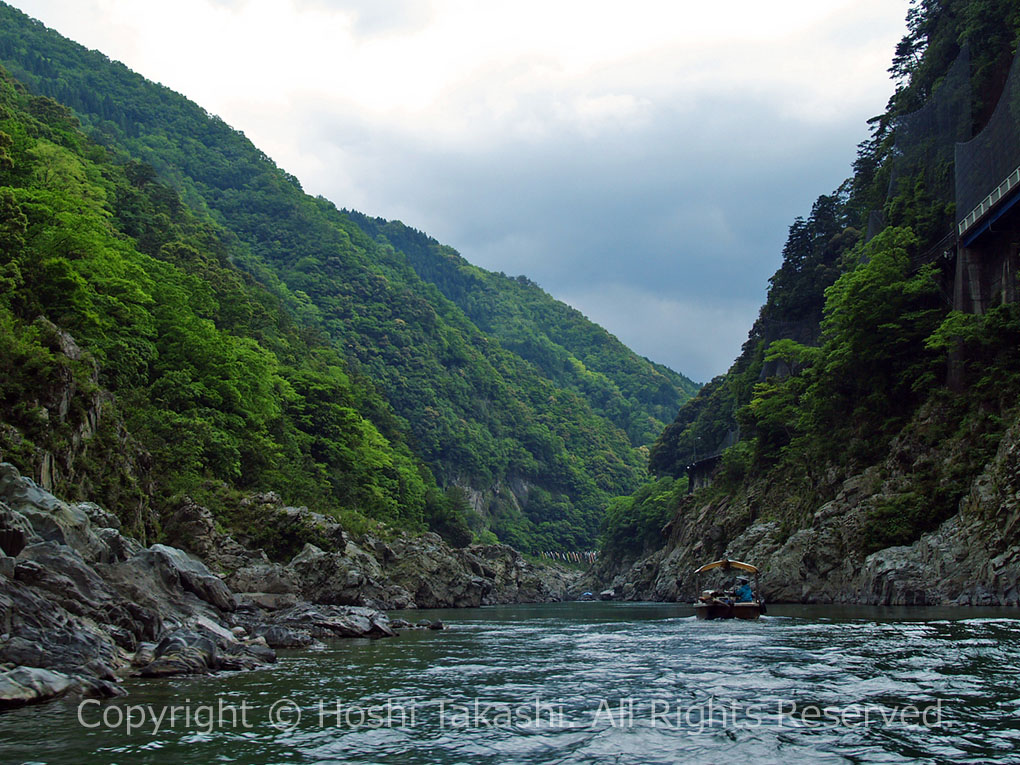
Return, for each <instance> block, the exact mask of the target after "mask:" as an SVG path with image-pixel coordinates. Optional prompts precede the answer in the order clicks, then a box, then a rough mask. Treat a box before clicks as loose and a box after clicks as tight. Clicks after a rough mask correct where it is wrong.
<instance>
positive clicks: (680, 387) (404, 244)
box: [348, 212, 700, 446]
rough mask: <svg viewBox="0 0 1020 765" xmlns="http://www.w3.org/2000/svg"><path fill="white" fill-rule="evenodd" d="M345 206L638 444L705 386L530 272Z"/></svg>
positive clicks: (506, 343) (484, 326)
mask: <svg viewBox="0 0 1020 765" xmlns="http://www.w3.org/2000/svg"><path fill="white" fill-rule="evenodd" d="M348 214H349V215H350V216H351V217H352V218H353V219H354V221H355V222H356V223H357V224H358V225H359V226H360V227H361V229H362V230H364V231H366V232H368V233H370V234H371V235H372V236H373V237H376V238H379V237H383V238H384V239H385V241H386V242H388V243H390V244H392V245H393V246H394V247H396V248H397V249H398V250H400V251H401V252H403V253H404V254H406V255H407V258H408V261H409V262H410V264H411V266H412V267H413V268H414V270H415V271H416V272H417V274H418V276H420V277H421V278H422V279H424V280H425V281H428V282H431V283H432V284H435V285H436V286H437V287H438V288H439V290H440V291H441V292H442V293H443V295H444V296H445V297H446V298H448V299H449V300H452V301H453V302H454V303H456V304H457V306H458V307H459V308H460V309H461V310H462V311H464V313H466V314H467V316H468V318H470V319H471V321H473V322H474V323H475V324H476V325H477V326H478V327H479V328H480V329H481V330H482V331H484V332H486V333H488V334H490V335H492V336H494V337H496V338H498V339H499V341H500V343H501V344H502V345H503V347H504V348H507V349H509V350H512V351H514V352H515V353H517V354H518V355H519V356H521V357H522V358H524V359H525V360H527V361H530V362H531V363H532V364H534V365H535V366H537V367H538V368H539V369H540V370H541V371H542V374H543V376H545V377H548V378H549V379H551V380H553V381H554V382H555V383H556V384H557V385H560V386H563V387H566V388H569V389H571V390H573V391H576V392H578V393H580V394H582V395H583V396H584V397H585V398H586V399H587V400H588V401H589V402H591V404H592V407H593V408H594V409H595V411H596V413H598V414H600V415H602V416H603V417H607V418H608V419H609V420H610V421H611V422H613V423H614V424H615V425H616V426H617V427H619V428H621V429H622V430H624V431H625V432H626V433H627V435H628V436H629V437H630V439H631V443H632V444H634V446H645V445H648V444H650V443H651V442H652V441H654V440H655V438H656V437H657V436H658V435H659V433H661V432H662V427H663V425H664V424H665V423H666V422H668V421H670V420H671V419H672V418H673V417H674V416H675V415H676V411H677V409H678V408H679V407H680V405H681V404H682V403H684V402H685V401H686V400H687V399H689V398H690V397H691V396H692V395H694V394H695V393H696V392H697V391H698V388H699V387H700V386H698V385H697V384H696V383H694V382H692V381H691V380H689V379H688V378H686V377H684V376H683V375H682V374H678V373H677V372H674V371H673V370H672V369H669V368H668V367H664V366H662V365H659V364H654V363H653V362H651V361H649V360H648V359H643V358H640V357H638V356H635V355H634V354H633V353H631V352H630V351H629V350H628V349H627V348H626V347H625V346H624V345H623V343H621V342H620V341H619V340H617V339H616V338H615V337H613V336H612V335H610V334H609V333H608V332H607V331H606V330H605V329H603V328H602V327H600V326H598V325H597V324H593V323H592V322H590V321H588V320H587V319H585V318H584V317H583V316H582V315H581V313H580V312H579V311H577V310H575V309H573V308H571V307H570V306H568V305H566V304H565V303H561V302H559V301H557V300H553V299H552V298H550V296H549V295H548V294H547V293H546V292H544V291H543V290H542V288H541V287H539V286H538V285H537V284H535V283H534V282H532V281H531V280H530V279H528V278H527V277H526V276H517V277H510V276H507V275H506V274H503V273H498V274H497V273H493V272H491V271H486V270H485V269H483V268H478V267H477V266H473V265H471V264H470V263H468V262H467V261H466V260H465V259H464V258H462V257H461V256H460V254H459V253H458V252H457V251H456V250H454V249H453V248H452V247H446V246H443V245H442V244H440V243H439V242H437V241H436V240H435V239H433V238H432V237H430V236H428V235H426V234H424V233H422V232H420V231H416V230H414V229H412V228H409V227H407V226H405V225H404V224H402V223H400V222H399V221H386V220H383V219H381V218H369V217H367V216H365V215H362V214H360V213H357V212H351V213H348Z"/></svg>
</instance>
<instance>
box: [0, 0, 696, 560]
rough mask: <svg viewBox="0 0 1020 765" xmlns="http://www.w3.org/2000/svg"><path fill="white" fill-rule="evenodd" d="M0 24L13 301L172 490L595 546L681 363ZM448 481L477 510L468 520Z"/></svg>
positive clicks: (222, 129)
mask: <svg viewBox="0 0 1020 765" xmlns="http://www.w3.org/2000/svg"><path fill="white" fill-rule="evenodd" d="M0 22H2V23H0V62H2V63H3V64H4V65H5V66H7V67H8V68H9V69H10V71H11V72H12V73H13V74H14V76H16V77H17V78H18V80H20V81H21V82H23V83H24V86H25V88H26V89H27V92H26V91H19V92H18V95H17V96H15V95H14V93H15V91H18V88H20V87H21V86H20V85H15V84H14V82H13V80H10V79H8V80H6V83H7V88H8V90H9V91H10V93H11V97H12V98H16V100H18V102H19V103H18V105H17V109H19V110H20V112H21V114H22V115H23V116H21V117H19V118H18V119H17V120H13V121H12V120H9V121H7V123H5V124H0V130H2V131H3V133H4V134H5V135H7V136H8V137H9V141H8V140H7V139H5V138H2V137H0V150H2V154H0V173H4V172H7V173H8V174H10V175H13V176H16V177H17V179H18V182H17V183H12V184H11V185H12V187H15V188H17V189H19V190H20V191H19V192H18V193H16V194H15V195H14V196H13V197H12V198H11V199H9V200H6V198H3V197H0V209H3V207H4V205H7V206H12V205H13V206H14V207H16V208H17V209H18V210H20V211H22V212H23V214H24V215H25V217H26V219H27V224H26V225H27V229H26V231H25V232H24V233H25V235H27V236H30V237H32V244H31V248H32V249H33V250H36V251H40V252H44V253H45V257H42V258H36V259H32V258H24V259H18V263H17V266H18V268H19V269H20V272H19V274H20V275H19V274H15V273H14V271H11V272H10V273H8V271H6V270H5V271H4V272H3V273H2V274H0V278H4V279H9V280H14V279H20V280H22V282H23V288H21V289H19V290H17V293H16V295H15V296H14V297H13V298H12V300H20V301H22V302H23V303H24V304H23V305H12V309H11V310H12V311H15V312H16V313H17V315H18V316H20V317H27V316H30V315H32V314H34V313H44V314H45V315H47V316H48V317H49V318H50V319H51V320H52V321H53V322H54V323H56V324H57V325H59V326H61V327H64V328H66V329H69V330H70V331H71V332H72V334H74V336H75V337H76V338H77V339H78V340H79V342H81V343H82V344H83V345H85V346H87V347H88V350H89V351H90V352H91V353H92V354H93V355H94V356H95V358H96V359H97V361H98V362H99V365H100V369H101V370H102V372H101V374H102V380H101V382H102V384H103V385H104V386H107V387H109V388H110V389H111V390H113V391H114V392H115V393H116V394H117V396H118V400H120V401H122V402H123V405H124V407H125V412H124V414H125V417H126V418H127V423H128V425H129V428H130V430H131V432H132V433H133V434H134V435H136V436H137V437H138V438H139V439H140V441H141V442H142V443H143V444H144V446H145V448H146V449H147V450H149V451H150V453H151V454H152V457H153V459H154V460H155V462H156V465H154V474H156V470H158V471H159V472H158V474H159V475H160V476H161V486H160V490H161V491H162V492H164V493H166V494H176V493H179V492H182V491H187V490H188V489H189V487H193V486H195V485H197V484H198V483H199V482H200V481H202V480H205V479H207V478H210V477H219V478H221V479H226V480H229V481H230V482H231V483H232V485H235V486H236V487H238V488H241V489H248V488H252V489H255V488H269V487H272V488H274V489H275V490H277V491H280V492H281V493H282V494H283V495H284V496H286V497H287V498H288V500H289V501H301V502H307V503H319V504H322V505H323V506H327V507H332V508H334V509H337V510H340V509H348V510H356V511H358V512H362V513H364V514H365V515H367V516H370V517H372V518H378V519H383V520H386V521H387V522H391V523H395V524H397V525H399V526H402V527H407V528H418V527H421V526H422V525H423V524H425V523H429V524H432V527H433V528H435V529H436V530H438V531H440V532H441V533H443V534H444V535H446V536H447V538H449V539H451V540H456V541H457V542H458V543H460V542H462V541H464V540H465V539H466V538H467V534H466V528H465V527H467V528H470V529H471V531H472V532H473V533H478V532H480V531H482V530H483V529H484V527H486V526H489V527H491V529H493V530H494V531H495V532H496V533H497V535H498V536H499V537H500V538H502V539H504V540H510V541H513V542H514V543H515V544H517V545H519V546H520V547H521V548H522V549H524V550H540V549H564V548H569V549H576V548H577V547H582V546H588V545H590V544H591V543H592V541H593V540H594V537H595V534H596V531H597V528H598V523H599V519H600V517H601V514H602V511H603V508H604V506H605V504H606V502H607V501H608V498H609V497H611V496H613V495H616V494H620V493H623V492H627V491H631V490H633V489H634V488H636V487H637V486H638V485H639V484H640V482H641V480H642V479H643V477H644V465H643V462H644V454H643V451H642V449H643V447H644V445H645V444H647V443H648V442H649V441H650V440H651V439H652V438H653V437H654V434H655V433H656V432H657V431H658V430H659V428H660V427H661V424H662V422H664V421H665V420H666V419H668V418H669V417H671V416H672V414H673V413H674V412H675V410H676V407H677V406H678V405H679V404H680V403H681V402H682V401H683V400H684V399H685V397H687V396H689V395H690V393H691V392H692V391H693V389H694V387H695V386H693V384H692V383H691V382H690V381H689V380H686V379H685V378H683V377H681V376H680V375H677V374H676V373H673V372H671V371H670V370H667V369H665V368H662V367H658V366H656V365H653V364H651V363H650V362H648V361H647V360H644V359H640V358H639V357H637V356H635V355H634V354H633V353H631V352H629V351H627V350H626V349H625V348H624V347H623V346H622V345H621V344H619V343H618V341H616V340H615V339H614V338H612V337H611V336H610V335H608V334H607V333H606V332H605V331H604V330H601V329H600V328H598V327H596V326H595V325H593V324H591V323H590V322H587V321H586V320H585V319H584V318H583V317H581V316H580V314H578V313H577V312H576V311H572V310H571V309H569V308H568V307H566V306H564V305H563V304H560V303H557V302H556V301H554V300H552V299H551V298H549V296H548V295H546V294H545V293H543V292H542V291H541V290H539V289H538V288H537V287H536V286H534V285H532V284H530V283H529V282H527V280H524V279H517V280H512V279H509V278H507V277H504V276H502V275H496V274H488V273H486V272H484V271H482V270H480V269H472V268H471V267H470V266H468V265H467V264H466V263H465V262H464V261H463V260H461V259H460V258H459V256H456V255H455V254H453V253H452V251H449V250H448V249H446V248H442V247H440V246H439V245H437V244H436V243H435V242H433V241H431V240H428V239H427V237H424V236H423V235H420V234H418V232H412V231H411V230H410V229H407V228H406V227H403V226H402V225H400V224H396V223H393V224H390V223H386V222H384V221H371V220H370V219H367V218H365V217H364V216H359V215H357V214H354V213H344V212H341V211H339V210H337V209H336V208H335V207H334V206H333V205H332V204H331V203H329V202H328V201H326V200H324V199H321V198H320V199H313V198H311V197H309V196H307V195H305V194H304V193H303V192H302V190H301V188H300V185H299V184H298V183H297V181H296V179H295V178H293V176H290V175H288V174H287V173H286V172H284V171H282V170H280V169H279V168H277V167H276V166H275V165H274V164H273V163H272V162H271V161H270V160H269V159H268V158H267V157H266V156H265V155H264V154H263V153H262V152H260V151H259V150H258V149H257V148H256V147H254V146H253V145H252V144H251V143H250V142H249V141H247V139H245V138H244V136H243V135H242V134H240V133H237V132H236V131H233V130H232V129H230V127H229V126H227V125H226V124H224V123H223V121H222V120H220V119H218V118H216V117H215V116H212V115H209V114H208V113H206V112H205V111H204V110H202V109H201V108H199V107H197V106H196V105H194V104H192V103H191V102H189V101H187V99H185V98H183V97H182V96H180V95H178V94H176V93H173V92H172V91H170V90H168V89H166V88H163V87H161V86H159V85H155V84H153V83H151V82H148V81H146V80H144V79H143V78H141V77H139V76H138V75H135V74H133V73H131V72H130V71H128V70H127V69H126V68H125V67H123V66H122V65H120V64H117V63H116V62H110V61H109V60H108V59H106V58H105V57H104V56H102V55H101V54H99V53H97V52H94V51H86V50H85V49H83V48H82V47H81V46H78V45H75V44H74V43H71V42H69V41H67V40H64V39H62V38H60V37H59V36H58V35H56V34H54V33H53V32H51V31H49V30H47V29H45V27H43V26H42V25H41V24H38V23H35V22H32V21H31V20H29V19H27V17H25V16H24V15H23V14H21V13H20V12H18V11H16V10H15V9H13V8H10V7H8V6H2V5H0ZM29 92H30V93H32V94H34V95H29ZM54 99H55V100H54ZM58 102H59V103H58ZM61 104H66V105H68V106H70V107H71V108H73V110H74V112H73V114H72V113H71V112H70V111H69V110H68V109H67V108H65V107H64V106H62V105H61ZM83 131H84V132H83ZM84 133H87V134H88V136H89V137H90V138H91V139H93V140H95V141H97V142H98V143H99V144H102V147H100V146H98V145H96V144H92V143H90V142H89V140H88V139H87V138H86V137H85V134H84ZM16 155H17V156H16ZM3 156H8V157H11V158H12V161H11V163H10V167H9V168H8V163H7V162H5V160H4V159H3ZM5 168H7V169H5ZM83 202H84V208H82V204H83ZM65 203H66V204H65ZM14 207H12V210H13V209H14ZM8 217H9V219H10V220H12V221H13V223H12V226H11V227H10V236H11V237H13V239H14V240H16V239H17V237H18V236H19V235H20V234H19V231H20V228H19V223H18V221H20V218H17V215H16V214H12V215H11V216H8ZM5 236H7V234H6V233H5V230H4V229H0V250H2V249H3V247H4V246H5V244H4V242H5ZM12 241H13V240H12ZM13 246H17V244H16V243H15V245H13ZM416 269H417V270H416ZM447 276H449V278H447ZM423 277H425V278H423ZM486 317H489V318H488V319H487V318H486ZM412 450H413V452H412ZM163 484H165V485H163ZM437 484H438V485H437ZM454 485H462V486H465V485H466V486H471V487H474V488H479V489H483V490H485V491H487V492H489V493H490V496H491V497H492V500H491V503H490V504H492V507H487V508H483V509H482V512H481V514H480V515H475V514H474V513H473V512H472V513H470V515H468V516H465V513H464V508H463V506H462V504H461V503H459V502H458V501H454V500H451V499H450V497H448V496H446V495H445V494H444V492H443V491H442V489H441V487H451V486H454ZM513 486H517V487H527V490H526V491H524V490H522V491H521V492H520V493H519V497H518V498H517V499H510V498H509V497H508V495H509V493H510V487H513ZM437 492H438V493H437ZM441 497H442V498H441ZM518 499H519V501H518ZM472 518H473V519H474V520H471V519H472ZM468 520H471V524H468V523H467V521H468ZM479 523H480V525H479Z"/></svg>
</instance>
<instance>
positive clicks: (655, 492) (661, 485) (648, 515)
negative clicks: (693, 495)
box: [599, 476, 687, 557]
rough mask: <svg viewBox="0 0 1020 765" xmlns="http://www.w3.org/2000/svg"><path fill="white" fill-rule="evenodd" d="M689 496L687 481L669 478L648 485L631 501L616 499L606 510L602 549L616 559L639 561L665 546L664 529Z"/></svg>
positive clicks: (630, 498)
mask: <svg viewBox="0 0 1020 765" xmlns="http://www.w3.org/2000/svg"><path fill="white" fill-rule="evenodd" d="M686 494H687V479H686V478H681V479H679V480H674V479H673V478H671V477H669V476H666V477H664V478H660V479H658V480H657V481H655V482H653V483H648V484H645V485H644V486H642V487H641V488H640V489H638V490H637V492H635V493H634V494H633V495H632V496H629V497H616V498H614V499H613V500H612V501H611V502H610V503H609V507H608V508H606V515H605V518H604V520H603V521H602V527H601V529H600V533H599V547H600V549H602V550H611V551H612V552H613V554H614V555H624V556H631V557H636V556H637V555H640V554H641V553H642V552H644V551H646V550H647V549H654V548H655V547H659V546H661V545H662V543H663V541H664V538H663V536H662V529H663V527H664V526H665V525H666V524H667V523H668V522H669V521H670V520H671V519H672V517H673V515H674V514H675V513H676V510H677V507H678V506H679V504H680V500H681V499H682V498H683V497H684V496H685V495H686Z"/></svg>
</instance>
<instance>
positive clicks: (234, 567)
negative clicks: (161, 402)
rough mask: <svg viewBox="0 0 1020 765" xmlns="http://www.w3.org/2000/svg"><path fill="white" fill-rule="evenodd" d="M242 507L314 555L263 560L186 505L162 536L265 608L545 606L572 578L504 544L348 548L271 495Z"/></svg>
mask: <svg viewBox="0 0 1020 765" xmlns="http://www.w3.org/2000/svg"><path fill="white" fill-rule="evenodd" d="M244 502H246V503H247V504H248V506H249V507H256V508H257V512H258V513H259V514H260V517H261V518H263V519H266V520H267V521H268V522H271V523H272V525H273V527H274V528H282V529H284V530H300V531H301V532H302V533H303V534H304V535H306V536H308V537H312V538H314V539H316V540H317V541H318V542H320V543H321V545H323V546H319V545H318V544H313V543H311V542H306V543H305V544H304V546H303V548H302V549H301V550H300V551H299V552H297V554H296V555H294V556H293V557H292V558H291V559H290V560H286V561H271V560H270V559H269V557H268V556H267V555H266V554H265V553H264V552H263V551H262V550H257V549H256V550H253V549H249V548H247V547H245V546H244V545H243V544H242V543H241V542H240V541H237V540H235V539H234V538H232V537H230V536H227V535H225V534H222V533H220V532H218V531H217V530H216V525H215V523H214V521H213V517H212V514H211V513H210V512H209V510H207V509H206V508H204V507H201V506H200V505H198V504H196V503H195V502H193V501H190V500H185V501H184V502H182V503H181V505H180V506H179V507H178V509H177V511H176V514H175V515H174V517H173V518H172V519H171V520H170V521H169V522H168V523H167V526H166V529H167V536H168V538H169V539H170V540H171V541H172V542H173V543H174V544H176V545H179V546H180V547H181V548H183V549H185V550H188V551H189V552H191V553H194V554H195V555H197V556H199V557H200V558H202V559H203V560H205V561H206V562H207V563H209V565H210V566H212V567H213V568H214V569H216V570H217V571H218V572H219V573H220V574H222V576H223V578H224V580H225V581H226V583H227V584H228V585H229V586H230V588H231V589H232V590H233V591H234V592H235V593H238V594H239V595H240V596H241V597H242V598H243V599H245V600H247V601H250V602H252V603H255V604H257V605H259V606H261V607H262V608H265V609H270V610H272V609H280V608H289V607H291V606H293V605H295V604H296V603H298V602H299V601H310V602H312V603H317V604H323V605H347V606H366V607H370V608H377V609H394V608H448V607H471V606H481V605H491V604H496V603H520V602H528V603H533V602H550V601H557V600H563V599H565V598H566V597H568V590H570V588H571V587H572V586H573V584H574V581H575V580H576V578H577V575H576V574H574V573H573V572H568V571H565V570H563V569H560V568H556V567H552V566H546V565H542V564H536V563H532V562H529V561H527V560H526V559H525V558H524V557H523V556H522V555H521V554H520V553H519V552H517V551H516V550H514V549H513V548H512V547H509V546H507V545H472V546H470V547H467V548H463V549H460V548H453V547H450V546H449V545H448V544H447V543H446V542H444V541H443V539H442V538H441V537H439V536H438V535H437V534H433V533H426V534H422V535H420V536H412V535H410V534H406V533H402V534H399V535H397V536H396V537H395V538H394V539H391V540H382V539H378V538H375V537H371V536H366V537H364V538H362V539H357V540H356V539H354V538H352V537H350V536H349V535H347V534H345V533H344V532H343V530H342V529H341V528H340V526H339V524H338V523H337V522H336V521H335V520H334V519H332V518H330V517H329V516H325V515H322V514H319V513H314V512H312V511H310V510H308V509H307V508H294V507H287V506H284V505H283V504H282V502H281V501H280V499H279V497H277V496H276V495H274V494H272V493H269V494H257V495H254V496H253V497H251V498H248V499H247V500H244Z"/></svg>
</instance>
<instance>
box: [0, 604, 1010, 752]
mask: <svg viewBox="0 0 1020 765" xmlns="http://www.w3.org/2000/svg"><path fill="white" fill-rule="evenodd" d="M691 614H692V609H691V608H690V607H688V606H685V605H682V604H633V603H560V604H549V605H527V606H500V607H491V608H480V609H465V610H450V611H422V612H412V613H411V614H410V616H411V617H412V618H415V619H419V618H423V617H424V618H429V619H437V618H439V619H442V620H443V621H444V623H445V624H446V625H447V627H448V628H447V629H446V630H443V631H407V632H404V633H403V634H401V635H400V636H398V637H396V638H390V639H386V640H378V641H368V640H346V641H337V642H335V643H332V644H330V645H329V646H328V647H327V648H325V649H324V650H317V651H316V650H312V651H303V652H302V651H295V652H285V653H282V654H281V657H280V661H279V663H278V664H277V665H276V666H275V667H274V668H272V669H267V670H258V671H254V672H243V673H235V674H231V675H219V676H214V677H200V678H187V679H177V680H162V681H142V680H129V681H127V687H128V689H129V691H130V696H128V697H126V698H123V699H116V700H113V701H108V702H103V703H102V704H99V703H96V702H90V703H87V704H85V705H79V704H78V703H77V702H71V701H62V702H56V703H54V704H49V705H44V706H39V707H34V708H25V709H21V710H16V711H14V712H9V713H7V714H4V715H0V762H2V763H12V762H14V763H18V762H33V763H74V764H75V765H79V764H84V763H159V764H160V765H170V764H171V763H202V764H203V765H207V764H209V763H218V762H223V763H232V762H242V763H252V764H255V763H284V762H289V763H334V762H336V763H339V762H372V763H376V762H387V763H391V762H406V763H473V764H474V763H500V764H502V763H515V762H518V763H606V762H612V763H641V764H642V765H644V764H646V763H674V762H706V763H707V762H712V763H717V762H720V761H724V758H725V761H733V762H755V763H770V762H783V763H787V764H789V763H798V762H805V763H830V762H831V763H843V762H846V763H863V762H867V763H871V762H953V763H959V762H1020V620H1018V618H1017V617H1020V612H1018V611H1017V610H1015V609H1014V610H985V611H978V610H972V609H968V610H964V609H945V610H939V609H878V608H836V607H824V606H812V607H806V606H779V605H776V606H771V607H770V609H769V615H768V616H766V617H763V618H762V619H761V620H760V621H757V622H734V621H728V622H698V621H697V620H695V619H694V617H693V616H692V615H691ZM398 615H399V614H398ZM338 705H339V706H338ZM173 707H176V709H172V708H173ZM171 713H173V714H174V719H173V720H172V721H171V719H170V714H171ZM299 717H300V719H299ZM129 727H130V728H132V729H131V730H129Z"/></svg>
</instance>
